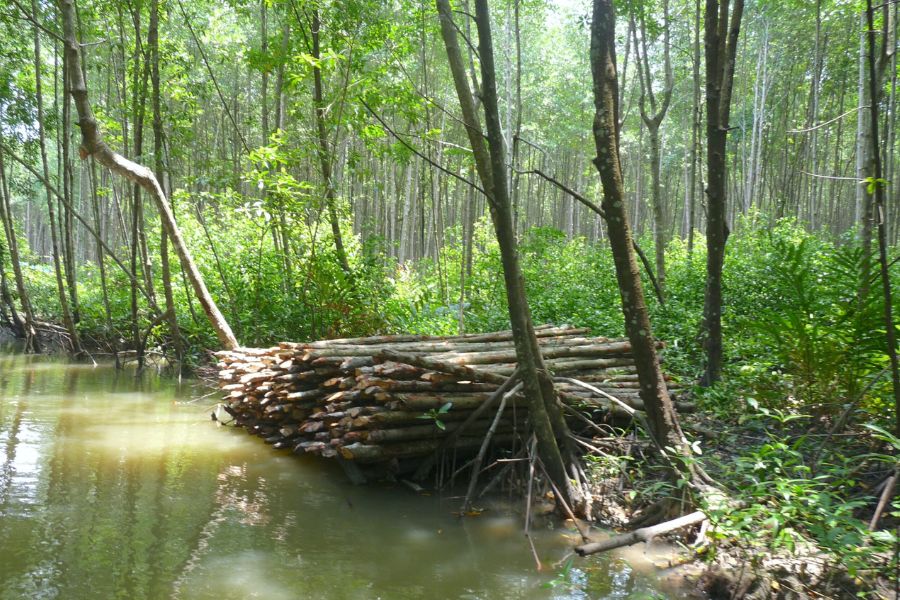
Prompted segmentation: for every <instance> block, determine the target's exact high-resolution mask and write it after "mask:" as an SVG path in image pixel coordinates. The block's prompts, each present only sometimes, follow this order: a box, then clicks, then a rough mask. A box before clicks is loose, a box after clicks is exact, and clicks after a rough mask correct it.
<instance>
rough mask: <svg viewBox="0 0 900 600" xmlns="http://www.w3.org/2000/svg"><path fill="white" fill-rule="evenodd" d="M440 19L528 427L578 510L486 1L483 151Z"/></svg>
mask: <svg viewBox="0 0 900 600" xmlns="http://www.w3.org/2000/svg"><path fill="white" fill-rule="evenodd" d="M436 4H437V9H438V14H439V17H440V25H441V35H442V38H443V40H444V45H445V47H446V50H447V58H448V62H449V63H450V71H451V74H452V76H453V82H454V86H455V88H456V93H457V97H458V98H459V102H460V107H461V109H462V113H463V122H464V124H465V126H466V133H467V135H468V137H469V143H470V145H471V147H472V152H473V156H474V159H475V165H476V171H477V172H478V175H479V178H480V179H481V182H482V185H483V188H484V190H485V191H486V195H487V198H488V203H489V205H490V211H491V219H492V221H493V224H494V232H495V234H496V236H497V242H498V244H499V246H500V254H501V262H502V265H503V277H504V283H505V286H506V297H507V302H508V305H509V317H510V324H511V326H512V331H513V339H514V342H515V347H516V356H517V358H518V363H519V366H520V368H521V374H522V382H523V386H524V389H525V395H526V397H527V398H528V402H529V415H530V419H531V425H532V428H533V429H534V432H535V435H536V437H537V440H538V453H539V455H540V458H541V460H542V461H543V463H544V466H545V467H546V468H547V472H548V474H549V476H550V479H552V480H553V482H554V483H555V484H556V486H557V488H558V489H560V490H562V493H563V494H564V495H565V496H566V497H565V498H563V499H562V500H564V501H565V502H566V503H567V504H569V505H570V506H577V507H579V508H580V509H583V505H584V503H583V499H582V498H581V492H580V490H577V489H575V488H574V486H573V485H572V483H571V480H570V478H569V476H568V474H567V472H566V464H565V461H564V460H563V456H562V452H561V451H560V448H559V445H558V444H557V438H559V439H566V438H565V436H566V435H567V433H568V427H567V426H566V424H565V421H564V420H563V418H562V413H561V411H560V409H559V406H558V400H557V395H556V390H555V388H554V387H553V380H552V379H551V378H550V376H549V373H548V372H547V369H546V366H545V365H544V361H543V358H542V357H541V353H540V349H539V348H538V344H537V338H536V336H535V331H534V326H533V324H532V322H531V311H530V309H529V307H528V300H527V298H526V296H525V282H524V277H523V275H522V270H521V266H520V264H519V256H518V250H517V248H516V237H515V230H514V229H513V222H512V206H511V203H510V197H509V188H508V185H507V166H506V155H505V151H504V147H503V134H502V130H501V124H500V114H499V108H498V101H497V88H496V79H495V69H494V56H493V43H492V37H491V25H490V14H489V10H488V6H487V0H476V3H475V7H476V9H475V12H476V19H475V20H476V24H477V28H478V38H479V39H478V46H479V49H478V51H479V55H480V58H481V77H482V101H483V104H484V110H485V120H486V123H487V130H488V135H487V140H488V144H487V146H485V143H484V136H483V133H482V130H481V124H480V120H479V118H478V113H477V112H476V108H475V100H474V96H473V94H472V92H471V90H470V88H469V83H468V81H467V78H466V73H465V67H464V65H463V59H462V53H461V52H460V49H459V44H458V41H457V33H456V31H457V30H456V28H455V26H454V24H453V20H452V13H451V9H450V3H449V0H436Z"/></svg>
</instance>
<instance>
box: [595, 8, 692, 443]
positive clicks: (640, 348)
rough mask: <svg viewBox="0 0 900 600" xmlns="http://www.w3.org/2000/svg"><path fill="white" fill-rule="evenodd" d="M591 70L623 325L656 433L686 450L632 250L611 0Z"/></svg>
mask: <svg viewBox="0 0 900 600" xmlns="http://www.w3.org/2000/svg"><path fill="white" fill-rule="evenodd" d="M590 52H591V73H592V75H593V90H594V106H595V110H596V112H595V114H594V126H593V133H594V143H595V145H596V148H597V157H596V158H595V159H594V165H595V166H596V168H597V171H598V172H599V174H600V181H601V183H602V186H603V203H602V208H603V212H604V214H605V220H606V226H607V232H608V234H609V244H610V248H611V250H612V253H613V261H614V263H615V266H616V280H617V282H618V284H619V294H620V297H621V299H622V312H623V313H624V316H625V329H626V332H627V334H628V339H629V341H630V342H631V350H632V353H633V355H634V361H635V366H636V367H637V372H638V381H639V383H640V389H641V391H640V395H641V399H642V400H643V401H644V405H645V406H646V410H647V417H648V422H649V425H650V428H651V429H652V432H651V433H652V434H653V436H654V438H655V439H656V440H657V441H658V442H659V444H660V446H662V447H664V448H665V447H671V448H678V449H681V450H682V451H685V452H689V451H688V450H685V448H686V443H685V441H684V435H683V434H682V433H681V428H680V426H679V424H678V415H677V414H676V413H675V408H674V406H673V404H672V399H671V398H670V397H669V392H668V390H667V389H666V383H665V379H664V378H663V375H662V371H661V370H660V368H659V358H658V357H657V355H656V344H655V342H654V340H653V331H652V329H651V327H650V315H649V312H648V310H647V304H646V302H645V301H644V290H643V286H642V285H641V277H640V271H639V270H638V265H637V261H636V260H635V256H634V252H633V250H632V236H631V226H630V225H629V222H628V212H627V210H626V208H625V202H624V200H625V185H624V182H623V179H622V167H621V161H620V157H619V120H618V119H619V116H618V112H619V105H618V94H619V89H618V88H619V83H618V78H617V76H616V51H615V14H614V9H613V5H612V0H594V12H593V22H592V25H591V51H590Z"/></svg>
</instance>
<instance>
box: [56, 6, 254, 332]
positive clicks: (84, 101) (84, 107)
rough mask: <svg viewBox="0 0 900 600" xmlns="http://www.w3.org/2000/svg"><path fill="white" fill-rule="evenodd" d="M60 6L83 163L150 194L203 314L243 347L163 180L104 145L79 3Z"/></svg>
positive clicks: (219, 330)
mask: <svg viewBox="0 0 900 600" xmlns="http://www.w3.org/2000/svg"><path fill="white" fill-rule="evenodd" d="M59 6H60V10H61V12H62V17H63V30H64V36H65V40H66V44H65V47H66V53H67V54H68V55H69V60H68V62H67V64H68V68H69V77H70V85H71V94H72V100H73V101H74V103H75V108H76V110H77V111H78V117H79V121H78V126H79V127H80V128H81V141H82V145H81V148H80V149H79V152H80V155H81V157H82V159H84V158H87V157H88V156H93V157H94V158H95V159H96V160H97V162H99V163H100V164H101V165H104V166H106V167H108V168H109V169H110V170H112V171H114V172H116V173H118V174H119V175H121V176H122V177H125V178H126V179H128V180H129V181H132V182H135V183H138V184H139V185H140V186H141V187H143V188H144V189H145V190H147V192H148V193H149V194H150V196H151V197H152V198H153V200H154V202H155V203H156V207H157V210H158V211H159V213H160V216H161V217H162V219H163V227H164V228H165V230H166V233H167V234H168V235H169V237H170V238H171V240H172V244H173V246H174V247H175V251H176V252H177V253H178V257H179V259H181V264H182V266H183V267H184V270H185V272H186V274H187V277H188V280H189V281H190V282H191V286H192V287H193V288H194V293H195V294H196V295H197V299H198V300H199V301H200V304H201V305H202V306H203V310H204V312H205V313H206V316H207V318H208V319H209V321H210V324H211V325H212V327H213V329H214V330H215V332H216V335H217V337H218V338H219V342H220V343H221V344H222V345H223V346H224V347H225V348H227V349H234V348H237V347H238V346H239V345H240V344H238V341H237V339H236V338H235V337H234V333H232V331H231V327H230V326H229V325H228V322H227V321H226V320H225V317H223V316H222V313H221V312H220V311H219V308H218V306H216V303H215V301H214V300H213V298H212V296H211V295H210V293H209V290H207V288H206V284H205V283H204V282H203V277H202V276H201V274H200V271H199V269H197V265H196V264H195V263H194V260H193V258H192V257H191V254H190V251H189V250H188V248H187V246H186V244H185V243H184V238H183V237H182V235H181V230H180V229H179V228H178V225H177V224H176V223H175V216H174V214H173V213H172V208H171V207H170V206H169V202H168V200H167V199H166V195H165V192H163V189H162V187H161V186H160V184H159V180H157V178H156V176H155V175H154V174H153V171H151V170H150V169H148V168H146V167H144V166H142V165H139V164H137V163H135V162H133V161H130V160H128V159H126V158H125V157H123V156H122V155H120V154H118V153H116V152H114V151H113V150H112V149H111V148H110V147H109V146H107V145H106V143H105V142H104V141H103V137H102V135H101V133H100V127H99V124H98V123H97V120H96V119H95V118H94V114H93V111H92V110H91V105H90V101H89V98H88V92H87V84H86V82H85V78H84V75H83V74H82V72H81V69H80V68H78V59H79V55H80V53H81V46H80V44H79V43H78V39H77V36H76V33H75V21H76V17H75V2H74V0H60V1H59Z"/></svg>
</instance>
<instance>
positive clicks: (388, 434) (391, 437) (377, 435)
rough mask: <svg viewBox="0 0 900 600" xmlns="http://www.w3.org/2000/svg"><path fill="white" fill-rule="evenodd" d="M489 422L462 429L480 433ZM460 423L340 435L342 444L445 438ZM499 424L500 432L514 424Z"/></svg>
mask: <svg viewBox="0 0 900 600" xmlns="http://www.w3.org/2000/svg"><path fill="white" fill-rule="evenodd" d="M491 423H492V420H491V419H482V420H479V421H475V422H474V423H472V424H471V425H469V426H468V427H466V428H465V429H464V430H463V431H464V432H465V433H466V434H467V435H468V434H471V435H480V434H482V433H484V432H485V431H487V429H488V427H490V425H491ZM462 424H463V423H462V422H461V421H460V422H455V423H445V424H444V428H443V429H442V428H440V427H438V426H437V425H436V424H434V423H430V424H429V423H427V422H426V424H425V425H414V426H412V427H397V428H391V429H359V430H354V431H348V432H346V433H345V434H344V435H343V436H342V442H343V443H344V444H351V443H356V442H366V443H369V444H375V443H378V444H383V443H391V442H401V441H410V440H428V439H436V438H446V437H448V436H450V434H451V433H453V432H455V431H459V430H460V427H461V426H462ZM501 426H502V429H501V432H503V433H507V432H510V431H512V430H513V429H514V428H515V424H514V423H513V422H512V421H509V420H506V421H503V422H502V425H501ZM456 437H459V436H456ZM454 439H455V438H454Z"/></svg>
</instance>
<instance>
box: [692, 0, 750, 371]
mask: <svg viewBox="0 0 900 600" xmlns="http://www.w3.org/2000/svg"><path fill="white" fill-rule="evenodd" d="M729 4H730V2H729V0H706V12H705V16H704V25H705V27H706V32H705V53H706V168H707V184H706V185H707V187H706V196H707V217H706V292H705V294H704V301H703V335H704V345H705V347H706V371H705V373H704V374H703V379H702V383H703V384H704V385H712V384H713V383H715V382H716V381H718V380H719V378H720V377H721V374H722V267H723V266H724V262H725V243H726V242H727V240H728V219H727V211H726V185H727V182H728V179H727V175H726V168H727V160H726V159H727V157H726V153H725V152H726V145H727V136H728V120H729V114H730V112H731V91H732V87H733V86H732V83H733V81H734V64H735V56H736V54H737V44H738V34H739V33H740V28H741V17H742V16H743V12H744V0H735V2H734V7H733V8H732V9H731V16H730V18H729Z"/></svg>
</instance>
